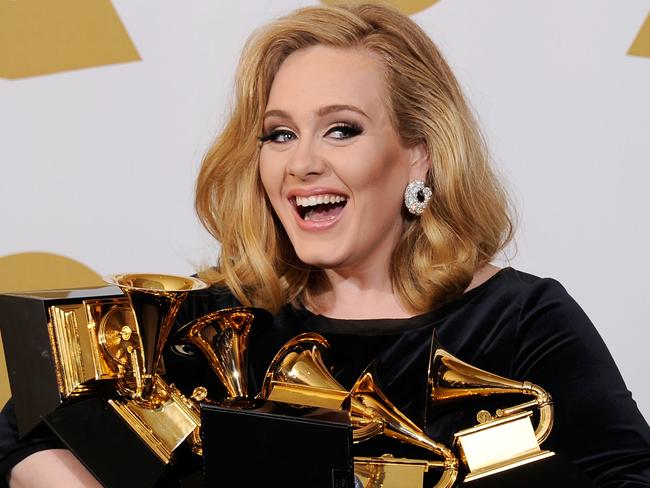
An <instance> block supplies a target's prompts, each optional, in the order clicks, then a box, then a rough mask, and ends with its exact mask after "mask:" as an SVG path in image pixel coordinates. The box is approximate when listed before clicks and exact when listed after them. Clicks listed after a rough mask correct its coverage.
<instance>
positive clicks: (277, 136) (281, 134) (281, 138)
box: [258, 129, 296, 144]
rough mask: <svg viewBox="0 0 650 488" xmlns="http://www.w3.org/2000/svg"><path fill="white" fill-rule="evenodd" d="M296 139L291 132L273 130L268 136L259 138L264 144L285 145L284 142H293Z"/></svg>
mask: <svg viewBox="0 0 650 488" xmlns="http://www.w3.org/2000/svg"><path fill="white" fill-rule="evenodd" d="M295 138H296V135H295V134H294V133H293V132H291V131H290V130H286V129H276V130H272V131H271V132H269V133H268V134H266V135H262V136H261V137H258V140H259V141H260V142H261V143H262V144H264V143H265V142H268V141H273V142H279V143H284V142H289V141H290V140H293V139H295Z"/></svg>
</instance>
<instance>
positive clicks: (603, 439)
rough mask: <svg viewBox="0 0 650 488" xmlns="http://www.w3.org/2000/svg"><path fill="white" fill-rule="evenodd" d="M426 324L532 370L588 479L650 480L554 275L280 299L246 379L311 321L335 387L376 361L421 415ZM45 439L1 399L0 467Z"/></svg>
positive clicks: (619, 383)
mask: <svg viewBox="0 0 650 488" xmlns="http://www.w3.org/2000/svg"><path fill="white" fill-rule="evenodd" d="M235 305H237V303H236V301H235V300H234V299H233V297H232V295H230V294H229V293H227V292H226V291H224V290H219V289H214V288H212V289H208V290H206V291H203V292H199V293H197V294H194V295H192V296H191V298H189V299H188V300H187V301H186V303H185V304H184V306H183V309H182V310H181V313H180V315H179V320H178V323H181V324H182V323H185V322H187V321H189V320H191V319H192V318H195V317H197V316H200V315H203V314H205V313H207V312H209V311H212V310H214V309H217V308H223V307H227V306H235ZM434 330H435V335H436V338H437V340H438V341H439V342H440V343H441V345H442V346H443V347H444V348H445V349H447V350H448V351H449V352H451V353H452V354H453V355H455V356H457V357H458V358H460V359H462V360H463V361H466V362H468V363H470V364H472V365H474V366H477V367H479V368H482V369H485V370H487V371H490V372H492V373H496V374H499V375H502V376H505V377H507V378H512V379H516V380H528V381H531V382H533V383H536V384H538V385H541V386H542V387H543V388H545V389H546V390H547V391H548V392H549V393H550V394H551V395H552V397H553V401H554V405H555V425H554V427H553V430H552V433H551V435H550V437H549V438H548V440H547V441H546V442H545V443H544V444H543V446H542V447H543V448H545V449H549V450H553V451H555V452H556V453H558V454H561V455H562V456H564V457H565V458H567V459H569V460H571V461H572V462H573V463H574V464H575V465H576V466H578V468H579V469H580V470H582V471H583V472H585V473H586V474H587V475H588V476H589V477H591V478H592V479H593V480H595V481H596V482H597V483H598V485H599V486H603V487H612V488H613V487H650V428H649V427H648V424H647V423H646V421H645V420H644V418H643V416H642V415H641V413H640V412H639V410H638V408H637V406H636V403H635V402H634V400H633V399H632V395H631V393H630V392H629V391H628V390H627V388H626V386H625V383H624V382H623V379H622V378H621V375H620V373H619V371H618V369H617V367H616V365H615V363H614V361H613V359H612V357H611V355H610V354H609V352H608V350H607V348H606V346H605V344H604V343H603V341H602V339H601V338H600V336H599V335H598V333H597V331H596V330H595V328H594V327H593V325H592V324H591V322H590V321H589V319H588V318H587V316H586V315H585V314H584V312H583V311H582V309H581V308H580V307H579V306H578V305H577V304H576V303H575V302H574V301H573V300H572V299H571V297H570V296H569V295H568V294H567V292H566V290H564V288H563V287H562V286H561V285H560V284H559V283H558V282H556V281H554V280H551V279H542V278H538V277H535V276H532V275H529V274H526V273H522V272H519V271H516V270H514V269H512V268H505V269H503V270H501V271H500V272H498V273H497V274H496V275H495V276H494V277H492V278H491V279H490V280H488V281H487V282H485V283H484V284H482V285H481V286H479V287H477V288H474V289H472V290H470V291H469V292H467V293H465V294H464V295H462V296H461V297H460V298H459V299H457V300H455V301H453V302H451V303H449V304H447V305H445V306H443V307H441V308H439V309H437V310H435V311H432V312H429V313H426V314H423V315H418V316H416V317H412V318H409V319H380V320H338V319H330V318H326V317H323V316H319V315H314V314H312V313H310V312H309V311H307V310H305V309H295V308H292V307H290V306H286V307H285V308H284V309H283V310H282V311H281V312H280V313H279V314H278V315H277V316H276V317H274V321H273V324H272V325H269V326H268V327H266V328H258V329H257V330H255V331H254V332H253V333H252V337H251V343H250V348H249V363H250V364H249V366H250V377H251V378H250V379H251V381H250V383H251V390H252V391H253V392H256V391H258V389H259V387H260V385H261V381H262V378H263V375H264V372H265V371H266V368H267V366H268V364H269V363H270V361H271V359H272V358H273V356H274V355H275V353H276V352H277V350H278V349H279V348H280V347H281V346H282V345H283V344H284V343H285V342H286V341H287V340H289V339H291V338H292V337H294V336H295V335H297V334H299V333H301V332H306V331H312V332H318V333H320V334H322V335H323V336H324V337H325V338H326V339H327V340H328V341H329V342H330V344H331V351H330V354H329V356H328V358H327V361H328V363H329V364H331V365H332V366H333V368H334V374H335V376H336V378H337V379H338V380H339V381H340V382H341V384H342V385H343V386H345V387H346V388H349V387H351V386H352V384H353V383H354V382H355V380H356V379H357V378H358V376H359V375H360V374H361V372H362V371H363V370H364V369H365V368H366V366H368V364H369V363H370V362H371V361H376V371H377V376H378V380H379V384H380V387H381V389H382V390H383V392H384V393H385V394H386V396H387V397H388V398H389V399H390V400H391V401H392V403H393V404H395V406H396V407H397V408H399V409H400V410H402V411H403V412H404V413H406V414H407V415H408V416H409V417H410V418H411V419H413V420H414V421H415V422H416V423H418V424H421V423H422V422H423V420H424V417H423V413H424V405H425V396H426V395H425V385H426V380H427V368H428V361H429V354H430V348H431V339H432V335H433V332H434ZM165 364H166V367H167V372H168V380H169V381H171V382H174V383H175V384H176V385H177V386H179V387H180V388H181V390H183V391H185V392H188V393H189V392H191V391H192V389H193V387H194V386H197V385H199V384H202V385H204V386H207V387H208V390H209V392H210V395H211V396H213V397H218V395H219V394H220V392H219V390H222V387H221V386H220V385H219V384H218V382H217V381H216V379H215V377H214V374H213V373H212V372H211V371H210V370H209V368H208V366H207V364H206V361H205V360H204V359H203V358H202V357H200V356H194V357H191V356H190V357H188V356H180V355H177V354H174V353H173V352H172V351H171V349H170V350H169V351H167V353H166V356H165ZM516 402H517V400H516V399H514V398H505V397H504V398H493V399H490V400H487V401H486V400H485V399H481V400H477V401H473V402H470V401H463V402H461V403H458V404H452V405H440V406H434V409H433V410H432V411H430V412H429V414H428V415H427V424H426V425H425V426H424V427H425V430H426V432H427V433H428V434H429V435H430V436H431V437H432V438H434V439H436V440H440V441H442V442H445V443H447V444H449V442H450V440H451V437H452V435H453V432H455V431H458V430H460V429H461V428H464V427H469V426H471V425H473V424H475V423H476V422H475V419H474V415H475V414H476V412H477V411H478V409H481V408H486V407H489V408H488V409H492V407H496V406H499V405H513V404H515V403H516ZM53 445H55V441H54V440H53V439H52V438H51V436H48V435H47V432H43V431H41V432H36V433H34V435H33V436H32V438H30V439H27V440H22V441H19V440H18V439H17V438H16V432H15V422H14V419H13V412H12V410H11V405H10V404H9V407H8V408H6V409H5V411H4V412H3V415H2V416H1V417H0V455H1V456H2V460H0V472H6V471H8V470H9V469H11V467H12V466H13V465H15V464H16V463H17V462H18V461H19V460H21V459H22V458H23V457H25V456H26V455H28V454H30V453H32V452H35V451H37V450H39V449H43V448H48V447H53ZM360 446H361V452H360V453H361V454H382V453H383V452H380V451H377V450H381V449H384V448H385V447H386V446H385V445H382V444H381V443H374V444H373V443H372V442H370V443H368V444H367V445H360ZM390 448H391V449H393V450H394V449H400V448H401V447H400V446H395V445H391V446H390ZM406 450H408V448H406ZM364 451H365V452H364ZM397 454H398V455H404V454H403V453H397ZM407 454H408V453H407Z"/></svg>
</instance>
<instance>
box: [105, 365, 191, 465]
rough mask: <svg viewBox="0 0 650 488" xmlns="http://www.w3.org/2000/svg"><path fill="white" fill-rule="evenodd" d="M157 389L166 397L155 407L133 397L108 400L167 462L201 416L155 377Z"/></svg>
mask: <svg viewBox="0 0 650 488" xmlns="http://www.w3.org/2000/svg"><path fill="white" fill-rule="evenodd" d="M156 391H157V392H158V395H160V396H165V397H167V398H166V400H165V401H164V402H163V403H162V404H161V405H160V406H159V407H156V408H151V407H147V406H141V405H138V403H137V401H135V400H128V401H123V400H109V401H108V403H109V405H110V406H111V407H113V409H114V410H115V411H116V412H117V413H118V415H119V416H120V417H122V419H124V421H125V422H126V423H127V424H128V425H129V427H131V429H133V431H135V433H136V434H138V436H139V437H140V439H142V441H143V442H144V443H145V444H146V445H147V446H149V449H151V451H153V452H154V453H155V454H156V455H157V456H158V457H159V458H160V460H161V461H162V462H163V463H165V464H167V463H169V461H170V460H171V457H172V453H173V452H174V450H175V449H176V448H177V447H178V446H179V445H180V444H181V443H182V442H183V441H184V440H185V439H187V438H188V437H189V436H190V435H191V434H192V433H193V432H194V431H195V430H198V429H199V428H200V426H201V418H200V412H199V410H198V407H197V406H196V405H193V404H192V403H191V401H190V400H188V399H187V398H186V397H185V396H183V395H182V394H181V393H180V392H179V391H178V390H177V389H176V388H175V387H174V386H173V385H171V386H170V385H167V384H166V383H165V382H164V381H163V380H162V378H160V377H157V378H156Z"/></svg>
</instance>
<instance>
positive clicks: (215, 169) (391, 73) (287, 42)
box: [196, 4, 513, 312]
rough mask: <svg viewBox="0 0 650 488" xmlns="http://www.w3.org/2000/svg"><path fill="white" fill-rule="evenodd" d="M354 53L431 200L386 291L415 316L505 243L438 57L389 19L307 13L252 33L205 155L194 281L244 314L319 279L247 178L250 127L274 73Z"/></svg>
mask: <svg viewBox="0 0 650 488" xmlns="http://www.w3.org/2000/svg"><path fill="white" fill-rule="evenodd" d="M318 44H320V45H326V46H332V47H337V48H361V49H366V50H368V51H369V52H372V53H374V54H375V55H377V56H378V57H379V59H381V60H383V67H384V70H385V83H386V88H387V93H388V98H389V112H390V113H391V114H392V122H393V125H394V127H395V129H396V131H397V133H398V134H399V136H400V138H401V140H402V142H403V144H404V145H405V146H407V147H410V146H414V145H416V144H419V143H424V144H425V145H426V147H427V149H428V152H429V156H430V159H431V162H432V165H431V168H430V170H429V174H428V181H427V184H428V185H429V186H430V187H431V188H432V189H433V197H432V199H431V201H430V202H429V205H428V207H427V209H426V210H425V212H424V213H423V214H422V216H421V217H419V218H412V217H410V216H406V214H405V216H406V219H405V220H406V224H405V229H404V233H403V235H402V237H401V239H400V241H399V242H398V244H397V246H396V248H395V250H394V253H393V256H392V261H391V267H390V270H391V279H392V283H393V289H394V290H395V292H396V294H397V295H398V297H399V298H400V300H401V301H402V303H403V305H405V306H406V307H407V308H408V309H410V310H413V311H416V312H423V311H427V310H431V309H433V308H436V307H437V306H439V305H441V304H442V303H445V302H447V301H449V300H451V299H453V298H455V297H457V296H458V295H460V294H461V293H462V292H463V291H464V289H465V288H466V287H467V286H468V284H469V283H470V281H471V279H472V276H473V274H474V272H475V271H476V270H477V269H478V268H479V267H481V266H482V265H484V264H486V263H488V262H489V261H490V259H491V258H492V257H493V256H494V255H495V254H496V253H497V252H499V251H500V250H502V249H503V247H504V246H505V245H506V244H507V242H508V241H509V240H510V239H511V236H512V231H513V225H512V220H511V218H510V214H509V205H508V199H507V196H506V194H505V192H504V190H503V188H502V186H501V185H500V183H499V181H498V179H497V178H496V177H495V175H494V173H493V171H492V170H491V168H490V165H489V161H488V154H487V149H486V145H485V142H484V139H483V137H482V135H481V133H480V131H479V129H478V127H477V123H476V121H475V119H474V117H473V114H472V111H471V110H470V108H469V106H468V104H467V102H466V100H465V98H464V96H463V94H462V92H461V89H460V87H459V85H458V82H457V81H456V78H455V77H454V75H453V73H452V72H451V70H450V68H449V66H448V65H447V63H446V62H445V60H444V59H443V57H442V55H441V54H440V52H439V51H438V49H437V48H436V46H435V45H434V44H433V42H432V41H431V39H429V37H428V36H427V35H426V34H425V33H424V31H423V30H422V29H421V28H420V27H419V26H418V25H417V24H415V23H414V22H413V21H412V20H411V19H409V18H408V17H407V16H405V15H402V14H400V13H399V12H397V11H395V10H393V9H392V8H389V7H383V6H378V5H370V4H361V5H353V6H336V7H333V6H332V7H325V6H323V7H308V8H304V9H300V10H297V11H295V12H293V13H291V14H290V15H288V16H286V17H283V18H281V19H279V20H276V21H274V22H272V23H270V24H269V25H267V26H265V27H263V28H262V29H261V30H258V31H256V32H255V33H254V34H253V35H252V36H251V38H250V39H249V41H248V43H247V45H246V47H245V49H244V52H243V54H242V57H241V60H240V63H239V68H238V71H237V76H236V85H235V90H236V99H235V102H236V103H235V106H234V109H233V111H232V114H231V116H230V119H229V121H228V123H227V125H226V127H225V129H224V130H223V132H222V133H221V134H220V136H219V137H218V138H217V140H216V141H215V143H214V144H213V145H212V147H211V148H210V150H209V151H208V153H207V154H206V156H205V158H204V160H203V165H202V167H201V171H200V173H199V177H198V182H197V188H196V210H197V213H198V215H199V218H200V219H201V221H202V223H203V225H204V226H205V227H206V229H207V230H208V231H209V232H210V233H211V234H212V235H213V236H214V237H215V238H216V239H217V240H218V241H220V242H221V257H220V259H219V262H218V265H217V266H216V268H213V269H210V270H205V271H204V272H202V276H203V277H205V278H207V279H209V280H211V281H212V282H214V283H218V284H220V285H223V286H226V287H228V288H229V289H230V290H231V291H232V292H233V293H234V295H235V296H236V297H237V298H238V299H239V300H240V301H241V302H242V303H243V304H244V305H249V306H250V305H253V306H258V307H264V308H267V309H269V310H271V311H274V312H275V311H277V310H278V309H279V308H280V307H281V306H283V305H284V304H286V303H290V302H294V303H295V302H299V301H301V300H305V298H306V297H308V296H309V294H310V292H313V291H314V289H315V287H318V286H319V284H320V286H322V284H323V281H322V272H321V271H320V270H318V269H317V268H314V267H311V266H308V265H305V264H304V263H302V262H300V260H299V259H298V258H297V256H296V255H295V253H294V251H293V247H292V245H291V242H290V241H289V239H288V237H287V235H286V233H285V232H284V229H283V228H282V226H281V224H280V223H279V221H278V220H277V219H276V218H275V217H274V214H273V210H272V208H271V205H270V203H269V201H268V199H267V198H266V195H265V192H264V188H263V187H262V183H261V181H260V177H259V173H258V164H257V163H258V158H259V142H258V140H257V136H259V135H260V134H261V133H262V116H263V113H264V110H265V107H266V104H267V99H268V95H269V92H270V89H271V84H272V82H273V79H274V77H275V74H276V73H277V71H278V69H279V67H280V65H281V64H282V62H283V61H284V60H285V59H286V58H287V57H288V56H289V55H290V54H291V53H293V52H295V51H297V50H299V49H303V48H306V47H309V46H313V45H318Z"/></svg>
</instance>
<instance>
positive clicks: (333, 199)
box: [296, 195, 346, 207]
mask: <svg viewBox="0 0 650 488" xmlns="http://www.w3.org/2000/svg"><path fill="white" fill-rule="evenodd" d="M345 200H346V198H345V197H344V196H341V195H312V196H310V197H299V196H298V195H296V205H298V206H299V207H313V206H314V205H320V204H321V203H339V202H344V201H345Z"/></svg>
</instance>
